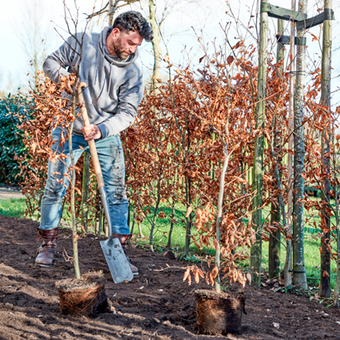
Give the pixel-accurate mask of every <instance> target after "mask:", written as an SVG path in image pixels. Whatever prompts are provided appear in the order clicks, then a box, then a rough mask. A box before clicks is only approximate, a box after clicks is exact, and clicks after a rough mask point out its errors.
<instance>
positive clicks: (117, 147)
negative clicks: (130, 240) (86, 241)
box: [39, 128, 129, 234]
mask: <svg viewBox="0 0 340 340" xmlns="http://www.w3.org/2000/svg"><path fill="white" fill-rule="evenodd" d="M60 133H61V130H60V129H59V128H57V129H55V130H54V131H53V133H52V135H53V140H54V141H55V143H54V144H53V150H57V151H58V152H62V151H64V153H65V154H66V155H67V156H68V158H67V159H64V160H63V161H60V160H58V161H56V162H54V163H52V162H51V161H50V162H49V164H48V177H47V182H46V186H45V194H44V197H43V199H42V203H41V222H40V227H39V228H40V229H44V230H49V229H54V228H56V227H58V225H59V222H60V218H61V213H62V200H63V197H64V195H65V193H66V187H68V185H69V181H68V179H67V177H66V176H64V175H63V174H64V173H66V172H67V169H68V167H69V165H70V164H71V160H70V157H69V144H68V143H69V142H68V140H66V142H65V143H64V146H63V148H61V147H60V145H59V138H60ZM95 142H96V148H97V152H98V157H99V162H100V166H101V168H102V173H103V178H104V183H105V189H106V193H107V199H108V201H109V208H110V215H111V219H112V221H111V222H112V229H113V230H112V232H114V233H119V234H129V226H128V223H127V222H128V201H127V197H126V186H125V164H124V153H123V148H122V142H121V140H120V137H119V136H118V135H116V136H110V137H106V138H104V139H99V140H96V141H95ZM88 149H89V148H88V143H87V141H85V139H84V137H83V136H77V135H73V136H72V150H73V155H74V162H75V163H77V161H78V159H79V157H80V156H81V154H82V153H83V152H84V151H85V150H88ZM56 179H58V181H60V180H61V182H60V183H58V182H57V180H56ZM62 183H64V184H65V185H66V187H65V186H64V185H63V184H62ZM90 194H91V193H90Z"/></svg>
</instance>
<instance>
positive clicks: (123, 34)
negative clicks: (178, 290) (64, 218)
mask: <svg viewBox="0 0 340 340" xmlns="http://www.w3.org/2000/svg"><path fill="white" fill-rule="evenodd" d="M76 38H77V39H76ZM76 38H75V37H74V36H71V37H69V38H68V39H67V41H65V43H64V44H63V45H62V46H61V47H60V48H59V49H58V50H57V51H55V52H54V53H52V54H51V55H50V56H48V57H47V59H46V60H45V62H44V65H43V69H44V72H45V74H46V75H47V76H48V77H49V78H50V79H51V80H52V81H53V82H60V80H61V79H60V78H61V76H66V77H69V76H70V74H72V73H76V72H77V70H78V74H79V80H80V81H81V82H84V83H86V84H87V87H86V89H84V98H85V102H86V107H87V112H88V116H89V120H90V125H89V126H86V127H83V122H82V119H81V118H80V117H79V118H77V119H76V120H75V122H74V131H73V136H72V150H73V155H74V159H75V163H76V162H77V160H78V159H79V157H80V155H81V154H82V152H83V151H84V150H86V148H88V143H87V141H89V140H92V139H94V140H95V144H96V148H97V152H98V156H99V161H100V165H101V168H102V172H103V178H104V182H105V189H106V192H107V198H108V202H109V209H110V215H111V218H112V228H113V231H112V233H113V237H114V238H119V240H120V242H121V244H122V246H123V249H125V243H126V241H127V239H128V237H129V236H130V235H129V234H130V231H129V226H128V223H127V218H128V201H127V197H126V188H125V165H124V154H123V149H122V144H121V140H120V137H119V133H120V132H121V131H123V130H124V129H126V128H127V127H129V126H130V125H131V124H132V123H133V121H134V119H135V117H136V116H137V107H138V105H139V103H140V102H141V100H142V96H143V90H144V89H143V78H142V72H141V69H140V66H139V65H138V64H137V63H136V59H137V58H138V50H137V47H138V46H139V45H140V44H141V43H142V41H143V39H145V40H146V41H151V40H152V29H151V27H150V25H149V23H148V22H147V21H146V19H145V18H143V16H142V15H141V14H140V13H138V12H135V11H128V12H125V13H122V14H120V15H119V16H118V17H117V18H116V20H115V21H114V24H113V26H112V27H111V28H110V27H107V28H105V29H104V30H103V31H102V32H101V33H85V34H78V35H77V37H76ZM79 42H80V43H79ZM81 42H82V43H81ZM80 45H82V46H80ZM80 50H82V53H80V52H79V51H80ZM67 87H68V88H67V90H66V91H67V92H68V93H72V88H71V86H70V85H69V82H67ZM61 133H62V129H61V128H60V127H57V128H56V129H54V130H53V131H52V135H53V140H54V144H53V148H54V150H55V151H58V152H64V153H65V154H66V155H68V156H69V146H68V141H66V143H64V145H63V146H60V144H59V139H60V134H61ZM65 163H66V164H65ZM69 165H70V158H69V157H68V158H67V159H66V160H64V161H61V160H60V161H56V162H54V163H52V162H49V165H48V178H47V182H46V186H45V193H44V197H43V200H42V204H41V222H40V226H39V229H38V230H39V234H40V235H41V237H42V239H43V243H42V245H41V246H40V247H39V249H38V252H39V253H38V256H37V258H36V260H35V263H36V264H37V265H40V266H45V267H46V266H47V267H48V266H51V265H52V263H53V256H54V252H55V248H56V240H57V236H58V228H59V222H60V218H61V211H62V199H63V197H64V195H65V193H66V187H67V186H68V184H69V182H68V180H67V178H66V176H63V174H64V173H65V172H67V168H68V166H69ZM63 183H64V184H65V185H63ZM131 269H132V272H133V273H134V274H138V269H137V268H136V267H135V266H133V265H131Z"/></svg>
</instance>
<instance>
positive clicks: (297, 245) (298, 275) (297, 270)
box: [293, 0, 307, 289]
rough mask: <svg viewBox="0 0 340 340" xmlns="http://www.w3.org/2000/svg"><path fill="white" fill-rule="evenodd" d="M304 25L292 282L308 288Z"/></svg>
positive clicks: (297, 111)
mask: <svg viewBox="0 0 340 340" xmlns="http://www.w3.org/2000/svg"><path fill="white" fill-rule="evenodd" d="M298 11H299V12H301V13H306V12H307V0H301V1H299V6H298ZM305 35H306V29H305V28H304V27H301V28H300V29H298V30H297V38H298V41H299V44H298V45H297V51H296V53H297V57H296V71H297V75H296V90H295V98H294V194H293V284H294V285H296V286H298V287H301V288H304V289H307V279H306V271H305V257H304V230H303V228H304V221H303V199H304V179H303V172H304V167H305V162H304V157H305V144H304V125H303V119H304V104H305V103H304V89H305V70H306V46H305V44H304V39H305Z"/></svg>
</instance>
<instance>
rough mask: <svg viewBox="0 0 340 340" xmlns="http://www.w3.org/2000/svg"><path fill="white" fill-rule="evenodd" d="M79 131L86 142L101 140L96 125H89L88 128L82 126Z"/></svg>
mask: <svg viewBox="0 0 340 340" xmlns="http://www.w3.org/2000/svg"><path fill="white" fill-rule="evenodd" d="M80 130H81V131H83V134H84V137H85V140H87V141H89V140H92V139H100V138H102V132H101V131H100V129H99V127H98V126H97V125H94V124H90V125H88V126H83V127H82V128H81V129H80Z"/></svg>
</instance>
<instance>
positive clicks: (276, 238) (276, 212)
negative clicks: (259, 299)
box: [268, 19, 284, 278]
mask: <svg viewBox="0 0 340 340" xmlns="http://www.w3.org/2000/svg"><path fill="white" fill-rule="evenodd" d="M283 25H284V21H283V20H281V19H279V20H278V34H279V35H280V36H282V35H283ZM283 58H284V51H283V45H282V44H280V43H278V44H277V57H276V59H277V62H278V63H279V62H281V61H283ZM282 71H283V63H282V65H281V66H280V68H279V70H278V73H279V74H278V75H279V76H280V77H281V79H282ZM279 114H280V112H278V115H279ZM279 119H280V118H279V117H278V116H276V117H274V121H273V131H274V137H273V138H274V150H278V149H279V148H280V146H281V138H280V131H279V130H278V129H277V126H278V125H279V126H280V125H281V124H278V123H279ZM274 156H275V158H274V159H273V162H280V160H279V155H278V154H277V153H276V152H275V155H274ZM279 177H281V173H280V174H279ZM277 185H278V183H277ZM278 196H279V195H277V202H279V200H280V199H279V197H278ZM280 215H281V214H280V204H279V203H277V204H272V207H271V223H272V224H274V223H277V224H279V223H280V220H281V219H280ZM280 238H281V232H280V230H279V229H277V230H276V231H275V232H273V233H272V234H270V238H269V254H268V255H269V256H268V262H269V263H268V265H269V277H270V278H273V277H278V276H279V274H280V244H281V240H280Z"/></svg>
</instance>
